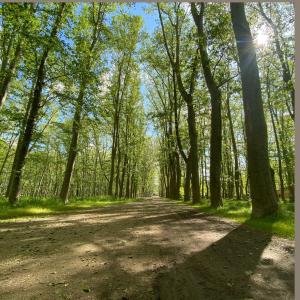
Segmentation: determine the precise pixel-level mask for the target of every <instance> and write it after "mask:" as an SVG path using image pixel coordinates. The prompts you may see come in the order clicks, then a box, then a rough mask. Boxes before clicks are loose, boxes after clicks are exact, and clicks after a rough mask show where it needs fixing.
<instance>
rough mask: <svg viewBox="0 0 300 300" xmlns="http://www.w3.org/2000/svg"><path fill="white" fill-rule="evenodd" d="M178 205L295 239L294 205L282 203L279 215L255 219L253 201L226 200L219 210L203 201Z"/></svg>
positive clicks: (179, 202)
mask: <svg viewBox="0 0 300 300" xmlns="http://www.w3.org/2000/svg"><path fill="white" fill-rule="evenodd" d="M177 203H178V204H183V205H189V206H192V207H195V208H198V209H199V210H200V211H203V212H206V213H209V214H214V215H217V216H220V217H225V218H228V219H231V220H233V221H236V222H238V223H244V224H246V225H248V226H250V227H252V228H256V229H260V230H263V231H266V232H270V233H272V234H275V235H278V236H281V237H285V238H289V239H294V238H295V220H294V217H295V214H294V204H293V203H283V202H281V203H280V206H279V210H278V212H277V213H275V214H273V215H270V216H267V217H263V218H255V219H252V218H251V201H246V200H235V199H230V200H224V201H223V207H220V208H217V209H215V208H211V207H210V203H209V201H208V200H203V201H202V202H201V203H199V204H192V203H191V202H183V201H177Z"/></svg>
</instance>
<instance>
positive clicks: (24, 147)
mask: <svg viewBox="0 0 300 300" xmlns="http://www.w3.org/2000/svg"><path fill="white" fill-rule="evenodd" d="M57 6H58V7H57V10H56V13H55V20H54V23H53V25H52V28H51V31H50V35H49V36H47V37H46V43H45V46H44V48H43V50H42V53H41V56H40V60H39V64H38V68H37V71H36V79H35V84H34V87H33V93H32V98H31V99H29V101H30V103H31V106H30V111H29V114H28V118H27V120H26V125H25V130H24V134H23V135H22V136H20V137H19V141H18V144H19V151H17V152H16V154H15V158H14V160H15V162H14V165H13V169H12V171H11V175H10V183H9V193H8V198H9V201H10V203H11V204H15V203H16V202H17V200H18V196H19V191H20V183H21V177H22V171H23V167H24V163H25V158H26V156H27V153H28V149H29V145H30V142H31V139H32V135H33V130H34V126H35V123H36V120H37V117H38V113H39V109H40V105H41V97H42V91H43V87H44V83H45V82H44V80H45V67H46V60H47V58H48V55H49V53H50V51H51V50H52V49H53V45H54V39H55V38H56V35H57V32H58V30H59V27H60V25H61V22H62V17H63V12H64V10H65V7H66V4H65V3H62V4H58V5H57Z"/></svg>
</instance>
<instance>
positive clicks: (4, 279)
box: [0, 198, 294, 300]
mask: <svg viewBox="0 0 300 300" xmlns="http://www.w3.org/2000/svg"><path fill="white" fill-rule="evenodd" d="M0 251H1V254H0V257H1V264H0V282H1V285H0V299H1V300H2V299H3V300H4V299H5V300H18V299H22V300H25V299H31V300H33V299H39V300H40V299H42V300H56V299H57V300H58V299H72V300H73V299H76V300H77V299H78V300H79V299H84V300H85V299H86V300H88V299H101V300H102V299H103V300H106V299H107V300H114V299H116V300H126V299H128V300H135V299H137V300H138V299H144V300H147V299H149V300H151V299H153V300H158V299H160V300H169V299H170V300H179V299H180V300H200V299H205V300H210V299H211V300H218V299H220V300H237V299H264V300H265V299H270V300H271V299H272V300H273V299H294V242H293V241H292V240H288V239H283V238H279V237H276V236H274V235H272V234H271V233H267V232H263V231H259V230H256V229H252V228H250V227H248V226H247V225H243V224H239V223H236V222H233V221H230V220H228V219H224V218H222V217H219V216H212V215H209V214H206V213H203V212H199V210H197V209H195V208H191V207H188V206H182V205H175V204H174V202H173V201H168V200H165V199H161V198H151V199H145V200H141V201H139V202H131V203H127V204H122V205H113V206H109V207H103V208H97V209H91V210H85V211H77V212H72V213H68V214H59V215H54V216H47V217H43V218H34V219H32V220H29V221H24V220H19V221H15V222H6V223H1V224H0Z"/></svg>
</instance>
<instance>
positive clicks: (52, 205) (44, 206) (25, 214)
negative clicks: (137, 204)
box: [0, 196, 136, 222]
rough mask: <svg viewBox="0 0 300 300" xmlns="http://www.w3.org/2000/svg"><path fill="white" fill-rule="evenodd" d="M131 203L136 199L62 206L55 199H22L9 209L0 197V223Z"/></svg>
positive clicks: (106, 199)
mask: <svg viewBox="0 0 300 300" xmlns="http://www.w3.org/2000/svg"><path fill="white" fill-rule="evenodd" d="M133 201H136V199H127V198H115V197H111V196H97V197H90V198H84V199H82V198H75V199H71V200H70V201H69V203H68V204H63V203H62V202H61V201H60V200H58V199H55V198H23V199H20V201H19V202H18V203H17V205H16V206H15V207H11V206H10V205H9V203H8V202H7V200H6V199H5V198H4V197H0V222H11V221H14V220H16V219H22V220H28V219H29V218H30V217H40V216H48V215H53V214H58V213H67V212H72V211H75V210H84V209H90V208H97V207H104V206H110V205H116V204H124V203H128V202H133Z"/></svg>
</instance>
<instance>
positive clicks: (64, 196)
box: [59, 83, 85, 203]
mask: <svg viewBox="0 0 300 300" xmlns="http://www.w3.org/2000/svg"><path fill="white" fill-rule="evenodd" d="M84 93H85V83H82V84H81V87H80V91H79V95H78V98H77V105H76V109H75V113H74V117H73V125H72V138H71V143H70V147H69V152H68V159H67V166H66V170H65V174H64V179H63V184H62V187H61V190H60V195H59V198H60V199H61V200H62V201H63V202H64V203H67V202H68V195H69V189H70V182H71V178H72V173H73V169H74V163H75V158H76V155H77V144H78V136H79V130H80V123H81V111H82V106H83V99H84Z"/></svg>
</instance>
